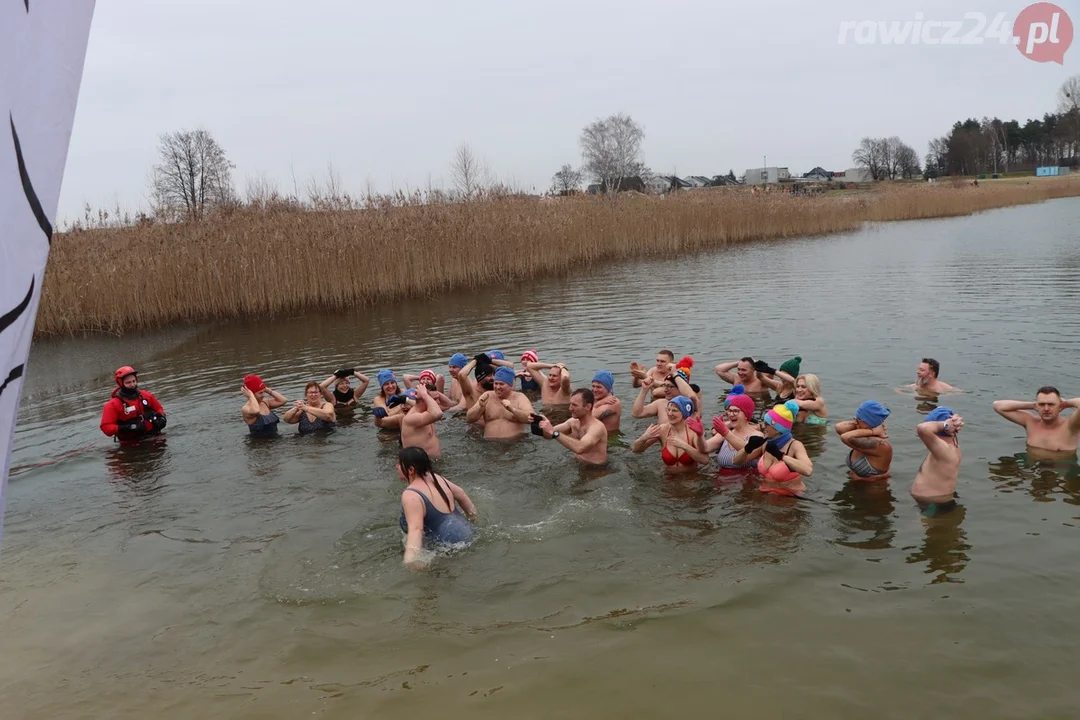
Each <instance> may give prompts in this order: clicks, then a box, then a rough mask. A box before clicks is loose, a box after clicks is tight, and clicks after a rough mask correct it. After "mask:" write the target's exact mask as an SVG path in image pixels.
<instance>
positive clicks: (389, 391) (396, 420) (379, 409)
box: [371, 368, 405, 430]
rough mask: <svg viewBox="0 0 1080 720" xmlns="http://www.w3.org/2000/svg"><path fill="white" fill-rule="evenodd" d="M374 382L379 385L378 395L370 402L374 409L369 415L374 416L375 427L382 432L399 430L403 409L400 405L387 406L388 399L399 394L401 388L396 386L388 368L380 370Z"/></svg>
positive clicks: (392, 373)
mask: <svg viewBox="0 0 1080 720" xmlns="http://www.w3.org/2000/svg"><path fill="white" fill-rule="evenodd" d="M375 381H376V382H377V383H379V394H378V395H376V396H375V400H374V401H373V402H372V404H373V405H374V406H375V408H374V409H373V410H372V411H371V414H372V415H374V416H375V427H378V428H382V429H383V430H400V429H401V417H402V415H404V414H405V409H404V408H403V407H401V405H400V404H398V405H394V406H391V405H389V404H388V401H389V400H390V398H392V397H394V396H395V395H398V394H400V393H401V386H400V385H398V381H397V377H395V376H394V371H393V370H390V369H389V368H386V369H385V370H380V371H379V374H378V375H376V376H375Z"/></svg>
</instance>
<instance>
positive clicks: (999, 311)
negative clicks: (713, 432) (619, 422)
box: [0, 199, 1080, 720]
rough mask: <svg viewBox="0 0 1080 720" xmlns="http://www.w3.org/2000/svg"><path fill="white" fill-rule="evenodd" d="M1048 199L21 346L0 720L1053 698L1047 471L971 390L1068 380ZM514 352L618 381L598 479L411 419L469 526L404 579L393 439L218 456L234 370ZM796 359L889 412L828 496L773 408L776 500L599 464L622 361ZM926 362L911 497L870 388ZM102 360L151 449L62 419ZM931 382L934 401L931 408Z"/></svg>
mask: <svg viewBox="0 0 1080 720" xmlns="http://www.w3.org/2000/svg"><path fill="white" fill-rule="evenodd" d="M1078 228H1080V200H1076V199H1068V200H1058V201H1053V202H1049V203H1045V204H1042V205H1036V206H1027V207H1018V208H1011V209H1005V210H999V211H993V212H988V213H985V214H981V215H978V216H974V217H968V218H956V219H947V220H935V221H927V222H910V223H897V224H886V225H878V226H871V227H867V228H866V229H864V230H863V231H861V232H858V233H853V234H848V235H842V236H833V237H824V238H816V239H807V240H798V241H792V242H774V243H768V244H759V245H753V246H748V247H739V248H733V249H726V250H719V251H716V252H712V253H708V254H702V255H699V256H694V257H682V258H677V259H672V260H666V261H654V262H641V263H634V264H623V265H614V266H609V267H605V268H600V269H597V270H594V271H590V272H588V273H582V274H580V275H578V276H577V277H571V278H564V279H555V280H537V281H536V282H534V283H531V284H527V285H522V286H518V287H514V288H505V289H494V290H489V291H485V292H482V293H463V294H455V295H449V296H444V297H440V298H438V299H436V300H432V301H424V302H413V303H405V304H401V305H398V306H396V307H390V308H380V309H377V310H372V309H362V310H358V311H356V312H355V313H352V314H350V315H348V316H334V317H328V316H311V317H295V318H280V319H274V320H265V321H257V322H233V323H228V324H224V325H220V326H215V327H203V328H195V329H180V330H171V331H167V332H162V333H156V334H152V335H145V336H132V337H130V338H126V339H124V340H119V339H115V338H101V339H91V340H78V341H63V342H40V343H37V344H36V345H35V346H34V348H33V351H32V356H31V364H30V374H29V377H28V380H27V386H26V388H25V390H24V396H23V406H22V412H21V415H20V421H19V425H18V429H17V433H16V446H15V452H14V457H13V466H14V471H13V475H12V478H11V485H10V488H9V490H10V492H9V500H8V512H7V518H6V531H5V538H4V539H5V544H4V547H3V554H2V556H0V638H3V640H2V642H3V652H2V653H0V697H2V698H3V711H2V715H3V717H4V718H6V719H7V718H51V719H59V718H75V717H112V718H117V717H132V718H135V717H140V718H141V717H147V716H153V717H159V718H189V717H229V718H267V717H282V718H291V717H308V716H311V715H320V716H327V717H348V718H353V717H379V718H396V717H401V718H405V717H418V716H419V717H433V716H435V717H443V716H446V717H466V716H467V717H471V718H579V717H615V716H626V717H673V716H676V715H682V714H684V713H687V712H701V713H704V714H705V715H706V716H708V717H715V716H731V717H759V718H793V717H821V718H866V717H875V718H898V719H900V718H903V719H905V720H906V719H907V718H911V717H919V716H923V715H927V714H929V713H931V712H934V713H935V714H939V715H940V716H942V717H948V718H978V719H980V720H985V719H987V718H1032V717H1039V718H1056V717H1061V718H1064V717H1073V716H1075V711H1076V707H1077V705H1078V703H1080V689H1078V688H1077V684H1076V680H1075V673H1074V671H1073V668H1072V662H1073V660H1074V655H1075V651H1074V644H1073V643H1074V639H1075V637H1076V636H1077V635H1078V633H1080V615H1078V614H1077V613H1076V600H1075V598H1076V596H1077V594H1078V593H1080V576H1078V574H1077V572H1076V567H1077V565H1076V560H1075V557H1076V547H1077V544H1078V542H1080V507H1078V506H1080V473H1078V471H1077V468H1076V466H1075V464H1074V463H1072V464H1070V463H1062V464H1059V465H1056V466H1046V465H1040V464H1039V463H1036V462H1033V461H1029V460H1028V459H1027V457H1026V455H1025V453H1024V449H1025V446H1024V441H1023V437H1022V433H1021V431H1020V428H1018V427H1016V426H1013V425H1011V424H1009V423H1007V422H1005V421H1004V420H1002V419H1000V418H998V417H997V416H996V415H995V414H994V413H993V411H992V410H991V407H990V403H991V401H992V400H994V399H996V398H999V397H1014V398H1020V399H1028V398H1032V397H1033V393H1034V390H1035V389H1036V388H1037V387H1039V386H1041V385H1044V384H1057V385H1058V386H1059V387H1060V388H1061V390H1062V392H1063V393H1064V394H1065V395H1066V396H1069V397H1072V396H1077V395H1080V381H1078V380H1077V379H1076V377H1075V375H1076V372H1075V368H1076V367H1077V364H1076V363H1077V357H1078V356H1080V231H1078ZM493 347H497V348H500V349H502V350H504V351H506V352H507V353H508V355H510V354H512V355H513V357H517V356H518V355H519V354H520V352H521V351H522V350H524V349H527V348H533V347H535V348H538V349H539V352H540V357H541V359H542V360H549V361H555V360H562V361H564V362H566V363H567V364H568V365H569V367H570V369H571V372H572V374H573V377H574V379H575V384H576V385H583V384H585V383H587V382H588V380H589V379H590V378H591V376H592V373H593V372H594V371H595V370H597V369H599V368H601V367H606V368H610V369H611V370H613V371H615V372H616V385H615V390H616V393H617V394H618V395H619V396H620V397H621V398H622V400H623V402H624V405H625V408H626V410H625V412H624V418H623V432H622V435H621V437H619V438H617V439H615V440H613V441H612V447H611V453H610V455H611V463H610V468H609V469H608V470H607V471H605V472H599V473H597V472H585V471H582V470H580V469H579V468H578V467H577V466H576V465H575V463H574V461H573V459H572V458H571V456H570V455H569V453H568V452H566V451H565V450H563V449H562V448H561V447H559V446H558V445H557V444H556V443H552V442H547V441H542V440H540V439H538V438H534V437H531V436H526V438H524V439H523V440H522V441H520V442H517V443H513V444H509V445H507V444H499V445H496V444H490V443H485V442H484V441H483V439H482V437H481V434H480V433H478V432H477V431H476V430H475V429H467V428H466V427H465V424H464V421H463V420H462V419H460V418H448V419H445V420H443V421H442V422H441V423H440V425H439V433H440V436H441V438H442V443H443V448H444V459H443V460H442V472H443V473H444V474H446V475H447V476H448V477H450V478H451V479H453V480H455V481H456V482H458V483H459V484H461V485H462V486H464V487H465V488H466V489H467V490H468V491H469V493H470V494H471V496H472V498H473V500H474V501H475V503H476V505H477V506H478V508H479V510H480V512H481V516H482V521H481V524H482V532H481V535H480V539H479V540H478V541H477V543H476V544H475V545H474V546H473V547H472V548H470V549H468V550H466V551H464V552H461V553H459V554H456V555H455V556H453V557H449V558H446V557H443V558H438V559H437V560H436V561H435V563H434V565H433V567H432V568H431V569H430V570H429V571H427V572H422V573H414V572H410V571H408V570H406V569H404V568H403V567H402V566H401V552H402V535H401V532H400V530H399V529H398V526H397V522H398V512H399V507H400V504H399V496H400V492H401V487H402V486H401V484H400V482H399V480H398V479H397V476H396V473H395V472H394V469H393V468H394V462H395V459H396V454H397V450H398V446H397V441H396V439H395V438H394V437H393V436H387V435H386V434H384V433H379V432H378V431H377V430H376V429H375V428H374V426H373V425H372V418H371V415H370V412H369V411H370V398H371V397H372V395H373V393H374V390H369V391H368V393H367V395H366V397H365V402H364V403H363V406H362V407H361V409H360V410H358V411H357V413H356V414H355V416H354V418H353V419H352V421H351V422H348V423H342V424H341V426H340V427H339V428H337V430H335V431H334V432H333V433H331V434H330V435H327V436H324V437H307V436H305V437H298V436H296V435H295V426H287V425H284V424H282V432H283V437H281V438H279V439H277V440H275V441H272V442H253V441H251V440H250V439H249V438H248V434H247V430H246V426H245V425H244V424H243V422H242V421H241V419H240V406H241V405H242V403H243V398H242V396H241V394H240V392H239V386H240V380H241V378H242V377H243V375H245V374H246V373H248V372H258V373H260V374H262V375H263V377H264V378H265V379H266V380H267V381H268V382H269V383H270V384H271V386H273V387H274V388H276V389H279V390H280V391H282V392H283V393H284V394H285V395H286V396H288V397H289V398H298V397H300V395H301V393H302V390H303V383H304V382H305V381H307V380H308V379H317V380H322V379H323V378H325V377H326V376H327V375H328V374H329V373H330V372H332V371H333V370H334V369H335V368H337V367H339V366H342V365H347V366H352V365H355V366H356V367H357V368H361V369H363V370H364V371H365V372H369V373H372V374H373V373H374V372H375V371H376V370H378V369H379V368H381V367H384V366H392V367H394V368H395V369H397V370H398V371H399V372H400V371H408V372H418V371H419V370H421V369H423V368H425V367H434V368H436V369H437V370H438V371H440V372H443V371H445V362H446V359H447V358H448V357H449V356H450V355H451V354H452V353H453V352H455V351H458V350H461V351H464V352H466V353H467V354H470V355H471V354H474V353H476V352H480V351H484V350H487V349H490V348H493ZM660 347H670V348H672V349H673V350H674V351H675V352H676V354H677V355H683V354H690V355H692V356H693V357H694V358H695V359H696V361H697V364H696V366H695V370H694V374H693V380H694V381H695V382H698V383H699V384H700V385H701V386H702V389H703V396H704V397H705V416H706V418H708V417H710V416H711V415H712V414H713V413H715V412H718V411H719V408H720V400H719V398H720V397H721V396H722V395H723V393H724V392H725V391H726V389H727V386H726V384H724V383H723V382H721V381H720V380H719V379H718V378H717V377H716V376H715V374H713V373H712V370H711V368H712V366H713V365H715V364H717V363H719V362H721V361H724V360H729V359H730V360H734V359H737V358H739V357H740V356H742V355H748V354H752V355H754V356H757V357H762V358H765V359H767V360H769V361H771V362H772V363H773V364H774V365H777V364H779V363H780V362H782V361H783V360H785V359H787V358H788V357H790V356H792V355H794V354H799V355H802V357H803V364H802V368H803V372H814V373H816V374H818V375H819V376H820V377H821V378H822V383H823V389H824V395H825V397H826V399H827V401H828V405H829V409H830V413H831V417H832V418H833V422H835V420H836V419H844V418H847V417H850V416H851V414H852V412H853V411H854V409H855V407H856V406H857V405H858V403H859V402H861V401H862V400H864V399H867V398H876V399H879V400H881V401H882V402H884V403H885V404H886V405H888V406H889V407H890V408H891V409H892V411H893V414H892V417H891V418H890V421H889V428H890V436H891V438H892V440H893V443H894V445H895V449H896V455H895V460H894V462H893V467H892V472H893V479H892V481H891V482H890V483H889V484H888V485H887V486H882V487H853V486H852V485H850V484H849V483H848V482H847V480H846V477H845V472H844V467H843V461H844V457H845V454H846V453H845V449H844V448H843V446H842V445H841V443H840V442H839V440H838V439H837V437H836V435H835V433H834V432H833V430H832V428H831V426H830V427H829V428H828V429H826V430H824V431H823V432H820V433H814V432H813V431H809V432H804V433H803V434H802V437H803V439H804V440H805V441H806V442H807V444H808V446H809V448H810V450H811V454H812V456H813V459H814V462H815V471H814V474H813V477H812V478H811V479H809V480H808V481H807V486H808V495H809V496H810V500H805V501H796V500H791V499H776V498H771V499H770V498H768V497H765V496H762V495H761V494H759V493H757V492H756V491H754V490H753V489H752V487H751V488H746V487H743V486H742V485H741V484H731V483H727V482H720V481H718V479H717V478H716V475H715V472H702V473H701V474H700V475H697V476H693V477H690V478H679V479H674V480H673V479H669V478H667V477H666V476H665V475H664V474H663V472H662V468H663V466H662V464H661V462H660V457H659V451H658V450H657V449H656V448H652V449H651V450H650V451H649V452H647V453H645V454H643V455H634V454H632V453H631V452H630V451H629V444H630V443H631V442H632V441H633V439H634V438H635V437H636V436H637V435H639V434H640V433H641V432H642V431H644V429H645V428H646V427H647V425H648V423H647V421H639V420H634V419H633V418H631V417H630V412H629V406H630V403H631V401H632V399H633V396H634V392H633V391H632V389H631V388H630V383H629V374H628V370H627V366H628V364H629V363H630V362H631V361H634V360H636V361H639V362H650V361H651V360H652V358H653V357H654V353H655V351H656V350H657V348H660ZM924 356H931V357H935V358H937V359H938V360H939V361H940V362H941V366H942V379H943V380H944V381H946V382H948V383H950V384H953V385H956V386H958V387H960V388H963V389H964V390H965V391H966V392H965V393H964V394H962V395H958V396H951V397H949V398H948V399H947V402H948V404H949V405H950V406H951V407H953V408H954V409H955V410H957V411H958V412H959V413H960V414H961V415H963V417H964V419H965V421H966V425H965V428H964V431H963V433H962V434H961V440H960V443H961V446H962V448H963V450H964V453H965V456H964V463H963V468H962V472H961V477H960V482H959V487H958V493H959V496H960V497H959V502H960V504H961V507H960V508H959V509H958V510H956V511H955V512H953V513H951V514H949V515H946V516H944V517H943V518H940V519H935V520H927V519H924V518H923V517H922V516H920V515H919V513H918V511H917V509H916V507H915V505H914V502H913V501H912V499H911V497H910V495H909V494H908V493H909V490H910V486H911V480H912V478H913V477H914V475H915V471H916V470H917V468H918V465H919V463H920V461H921V460H922V458H923V456H924V454H925V451H924V450H923V448H922V445H921V443H919V441H918V440H917V438H916V437H915V431H914V428H915V425H916V424H917V423H918V422H919V421H920V418H921V417H922V415H923V414H925V413H926V412H927V411H928V409H930V408H931V407H933V405H932V404H926V403H924V402H920V401H918V400H916V399H915V398H914V397H911V396H905V395H901V394H898V393H896V392H894V388H895V387H896V386H899V385H901V384H904V383H909V382H912V381H913V380H914V374H915V369H916V366H917V364H918V362H919V360H920V359H921V358H922V357H924ZM128 363H131V364H133V365H136V366H137V367H138V368H139V369H140V380H141V382H142V384H143V386H144V387H145V388H146V389H149V390H151V391H152V392H154V393H155V394H156V395H157V396H158V398H160V399H161V400H162V402H163V404H164V405H165V408H166V410H167V411H168V412H169V418H170V423H169V428H168V430H167V431H166V434H167V442H166V443H164V444H163V445H160V446H157V447H155V448H140V449H139V450H138V451H135V452H130V451H123V452H122V451H120V450H118V449H117V448H116V447H114V446H113V445H112V444H111V443H110V442H109V441H108V440H107V439H105V438H104V437H103V436H102V435H101V434H100V432H99V431H98V429H97V423H98V418H99V416H100V408H101V405H102V403H103V402H104V401H105V399H106V397H107V394H108V392H109V391H110V389H111V386H112V370H113V369H114V368H115V367H117V366H118V365H121V364H128ZM943 401H944V399H943Z"/></svg>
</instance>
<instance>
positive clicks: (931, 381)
mask: <svg viewBox="0 0 1080 720" xmlns="http://www.w3.org/2000/svg"><path fill="white" fill-rule="evenodd" d="M940 372H941V363H939V362H938V361H937V360H935V359H934V358H923V359H922V362H920V363H919V369H918V370H916V371H915V382H913V383H911V384H910V385H908V386H907V387H908V389H909V390H914V391H915V394H916V395H930V396H934V395H941V394H942V393H949V392H962V391H961V390H958V389H956V388H954V387H953V386H952V385H949V384H948V383H943V382H941V381H940V380H938V373H940Z"/></svg>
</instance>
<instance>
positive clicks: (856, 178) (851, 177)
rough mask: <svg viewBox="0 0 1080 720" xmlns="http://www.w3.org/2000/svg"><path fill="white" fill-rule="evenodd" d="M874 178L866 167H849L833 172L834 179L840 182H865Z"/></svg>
mask: <svg viewBox="0 0 1080 720" xmlns="http://www.w3.org/2000/svg"><path fill="white" fill-rule="evenodd" d="M873 179H874V178H873V177H871V175H870V171H869V170H867V169H866V168H848V169H847V170H844V171H843V172H835V173H833V180H836V181H839V182H851V183H865V182H870V181H872V180H873Z"/></svg>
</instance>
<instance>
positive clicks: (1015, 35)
mask: <svg viewBox="0 0 1080 720" xmlns="http://www.w3.org/2000/svg"><path fill="white" fill-rule="evenodd" d="M1072 39H1073V24H1072V19H1071V18H1070V17H1069V14H1068V13H1066V12H1065V11H1064V10H1062V9H1061V8H1060V7H1058V6H1057V5H1054V4H1053V3H1048V2H1039V3H1035V4H1033V5H1028V6H1027V7H1026V8H1024V9H1023V10H1022V11H1020V14H1019V15H1017V16H1016V20H1015V21H1013V22H1012V23H1010V22H1009V21H1008V16H1007V15H1006V14H1005V13H998V14H997V15H995V16H994V19H993V20H991V21H989V22H988V21H987V18H986V15H984V14H983V13H981V12H969V13H964V19H963V20H932V19H931V20H927V19H926V18H925V17H924V14H923V13H921V12H918V13H915V19H914V20H904V21H901V20H888V21H887V20H844V21H841V23H840V35H839V38H838V41H839V43H840V44H841V45H846V44H847V43H848V42H849V41H854V42H855V44H857V45H982V44H984V43H988V42H993V41H995V40H996V41H997V42H998V43H1000V44H1002V45H1008V44H1012V45H1014V46H1016V49H1017V50H1019V51H1020V54H1021V55H1023V56H1024V57H1026V58H1028V59H1029V60H1034V61H1035V62H1056V63H1057V64H1059V65H1062V64H1064V63H1063V61H1064V58H1065V51H1066V50H1068V49H1069V45H1071V44H1072Z"/></svg>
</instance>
